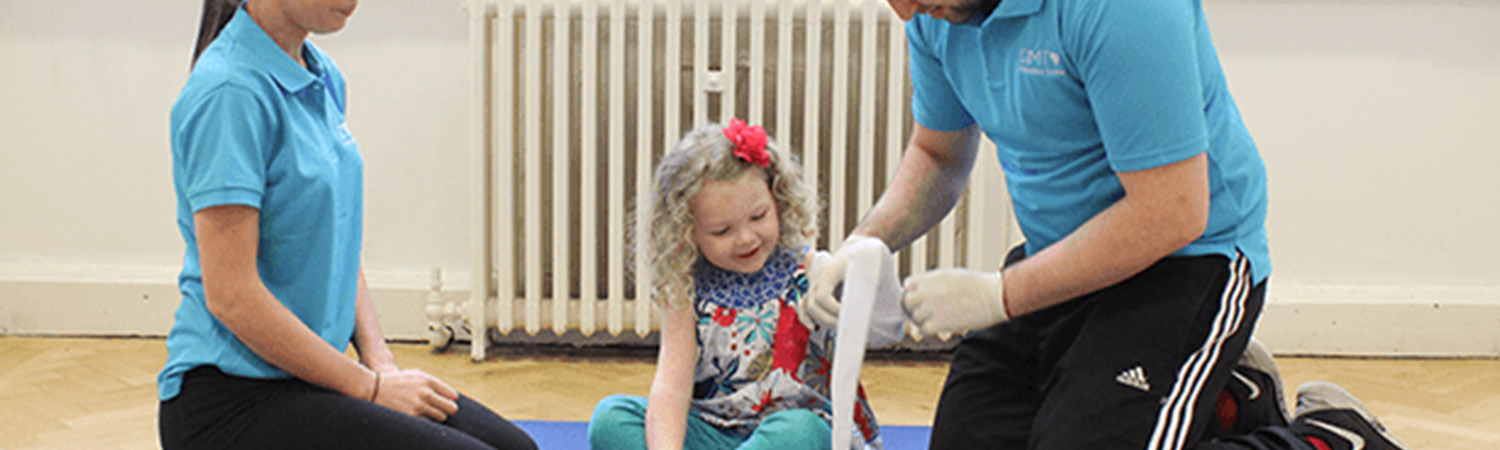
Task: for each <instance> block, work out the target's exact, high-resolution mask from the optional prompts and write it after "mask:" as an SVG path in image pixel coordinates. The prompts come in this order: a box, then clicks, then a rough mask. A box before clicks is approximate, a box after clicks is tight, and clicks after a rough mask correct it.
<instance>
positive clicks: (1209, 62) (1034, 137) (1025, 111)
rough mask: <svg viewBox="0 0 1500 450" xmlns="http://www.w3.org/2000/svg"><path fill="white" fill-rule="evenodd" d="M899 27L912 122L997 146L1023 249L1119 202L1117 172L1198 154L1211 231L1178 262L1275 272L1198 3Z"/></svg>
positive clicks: (1030, 3)
mask: <svg viewBox="0 0 1500 450" xmlns="http://www.w3.org/2000/svg"><path fill="white" fill-rule="evenodd" d="M906 27H907V28H906V30H907V37H908V42H909V47H910V58H911V73H912V84H913V85H914V93H913V95H912V112H913V115H914V116H915V117H916V120H917V122H919V123H921V124H922V126H925V127H927V128H931V129H934V130H940V131H953V130H958V129H962V128H966V127H968V126H970V125H973V124H975V123H977V124H978V125H979V127H980V128H981V129H983V130H984V133H985V134H986V135H987V136H989V138H990V140H992V141H994V143H995V145H996V146H997V147H998V148H999V150H998V154H999V159H1000V164H1001V167H1002V169H1003V170H1004V171H1005V178H1006V184H1007V187H1008V188H1009V189H1010V195H1011V197H1012V199H1013V201H1014V205H1015V212H1016V218H1017V220H1018V222H1019V223H1020V225H1021V230H1022V232H1023V233H1025V235H1026V239H1027V242H1026V247H1027V248H1026V250H1027V253H1032V254H1034V253H1036V252H1037V251H1040V250H1041V249H1043V248H1046V247H1047V246H1049V245H1052V244H1053V243H1055V242H1057V241H1058V240H1060V239H1062V238H1063V237H1065V236H1067V235H1068V234H1069V233H1072V232H1073V230H1075V229H1077V228H1078V227H1079V226H1081V225H1082V224H1083V223H1084V222H1085V221H1087V220H1088V219H1089V218H1091V217H1094V216H1095V215H1097V214H1099V213H1100V212H1101V211H1103V210H1104V209H1105V208H1107V207H1109V206H1110V205H1112V204H1114V202H1115V201H1117V200H1119V199H1120V198H1122V197H1123V196H1124V190H1123V189H1122V188H1121V186H1120V181H1119V178H1118V177H1117V176H1116V175H1115V174H1116V173H1117V172H1131V171H1138V170H1144V169H1150V168H1154V167H1160V166H1164V165H1167V164H1171V163H1174V162H1178V161H1182V160H1184V159H1187V158H1190V157H1192V156H1196V155H1198V154H1199V153H1201V152H1204V151H1207V152H1208V166H1209V184H1210V192H1211V193H1210V195H1211V202H1212V203H1211V206H1210V208H1209V219H1208V226H1207V229H1206V231H1205V232H1204V233H1203V236H1201V237H1199V238H1198V239H1197V240H1196V241H1194V242H1192V243H1191V244H1189V245H1188V246H1187V247H1185V248H1183V249H1181V250H1179V251H1178V252H1177V253H1175V254H1177V255H1204V254H1222V255H1226V256H1229V257H1231V258H1233V256H1234V254H1235V253H1236V250H1238V251H1239V252H1242V253H1244V254H1245V255H1246V256H1247V257H1248V258H1249V259H1250V262H1251V269H1252V271H1253V273H1254V277H1255V280H1256V281H1260V280H1263V279H1265V277H1266V276H1268V275H1269V274H1270V273H1271V261H1270V255H1269V251H1268V249H1267V244H1266V230H1265V219H1266V171H1265V165H1264V163H1262V162H1261V159H1260V154H1259V151H1258V150H1257V149H1256V148H1255V142H1254V141H1253V140H1251V138H1250V132H1249V131H1248V130H1247V129H1246V128H1245V124H1244V122H1243V121H1242V120H1241V119H1240V114H1239V109H1238V107H1236V106H1235V103H1234V99H1233V98H1232V97H1230V95H1229V90H1228V87H1227V85H1226V83H1225V80H1224V72H1223V69H1222V67H1220V65H1219V57H1218V54H1217V53H1216V52H1215V51H1214V46H1213V42H1212V41H1211V39H1210V37H1209V32H1208V23H1207V21H1206V20H1205V19H1204V16H1203V8H1202V4H1201V3H1200V2H1199V1H1196V0H1193V1H1189V0H1140V1H1129V2H1121V1H1110V0H1005V1H1004V2H1002V3H1000V6H998V7H997V8H996V9H995V10H994V11H993V12H991V13H990V14H989V15H988V16H982V17H976V18H974V19H973V20H971V21H970V22H969V23H967V24H963V25H954V24H950V23H948V22H947V21H944V20H941V19H934V18H932V17H930V16H927V15H925V14H923V15H918V16H917V17H916V18H914V19H912V20H911V21H909V22H907V25H906Z"/></svg>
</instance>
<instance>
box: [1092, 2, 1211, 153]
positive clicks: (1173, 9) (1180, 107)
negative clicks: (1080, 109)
mask: <svg viewBox="0 0 1500 450" xmlns="http://www.w3.org/2000/svg"><path fill="white" fill-rule="evenodd" d="M1075 6H1076V7H1078V8H1079V10H1078V11H1077V13H1076V14H1068V15H1065V17H1067V19H1064V20H1071V21H1073V22H1074V23H1071V24H1066V23H1065V24H1064V29H1071V30H1076V32H1075V33H1072V34H1073V36H1074V38H1073V39H1068V38H1066V37H1065V38H1064V44H1063V45H1065V46H1069V47H1071V48H1069V49H1068V53H1070V54H1072V55H1076V56H1075V58H1076V60H1075V64H1076V66H1077V67H1078V70H1079V76H1080V77H1081V78H1082V81H1083V85H1084V89H1085V90H1086V91H1087V93H1088V99H1089V103H1090V105H1091V106H1092V108H1093V110H1094V116H1095V117H1094V118H1095V121H1096V123H1097V124H1098V127H1099V134H1100V137H1101V139H1102V140H1103V142H1104V151H1105V154H1106V155H1107V158H1108V159H1109V164H1110V168H1111V169H1113V170H1115V171H1117V172H1130V171H1138V170H1145V169H1150V168H1154V167H1160V166H1164V165H1167V164H1171V163H1174V162H1177V161H1181V160H1184V159H1187V158H1189V157H1192V156H1194V155H1197V154H1198V153H1201V152H1204V151H1206V150H1207V149H1208V128H1207V125H1206V121H1205V119H1204V110H1205V106H1206V105H1205V104H1204V95H1203V84H1202V77H1201V74H1200V71H1199V64H1198V61H1199V55H1198V51H1199V50H1198V49H1199V45H1200V43H1199V41H1198V30H1197V27H1198V26H1199V23H1200V21H1199V20H1197V19H1198V17H1197V14H1198V12H1197V10H1196V9H1195V8H1193V6H1192V4H1191V3H1190V2H1181V1H1158V0H1148V1H1136V2H1114V1H1108V0H1097V1H1085V2H1079V3H1078V4H1077V5H1075ZM1205 45H1206V44H1205ZM1205 51H1206V50H1205Z"/></svg>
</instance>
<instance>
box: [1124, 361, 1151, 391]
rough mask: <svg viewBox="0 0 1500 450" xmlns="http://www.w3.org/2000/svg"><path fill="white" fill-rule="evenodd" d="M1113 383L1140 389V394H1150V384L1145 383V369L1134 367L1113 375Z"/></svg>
mask: <svg viewBox="0 0 1500 450" xmlns="http://www.w3.org/2000/svg"><path fill="white" fill-rule="evenodd" d="M1115 381H1118V382H1120V384H1123V385H1126V386H1130V387H1133V388H1136V389H1140V390H1141V391H1142V392H1151V382H1149V381H1146V369H1142V368H1141V366H1135V367H1133V368H1130V369H1127V370H1125V371H1124V372H1120V374H1119V375H1115Z"/></svg>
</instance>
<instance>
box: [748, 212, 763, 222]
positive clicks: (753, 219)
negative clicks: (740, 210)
mask: <svg viewBox="0 0 1500 450" xmlns="http://www.w3.org/2000/svg"><path fill="white" fill-rule="evenodd" d="M764 218H766V213H760V214H759V215H754V216H750V220H752V221H760V219H764Z"/></svg>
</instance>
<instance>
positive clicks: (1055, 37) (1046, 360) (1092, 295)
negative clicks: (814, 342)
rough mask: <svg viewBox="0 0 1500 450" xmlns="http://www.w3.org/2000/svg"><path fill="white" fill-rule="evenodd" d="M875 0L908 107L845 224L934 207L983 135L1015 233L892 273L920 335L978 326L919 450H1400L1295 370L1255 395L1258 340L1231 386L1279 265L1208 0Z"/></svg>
mask: <svg viewBox="0 0 1500 450" xmlns="http://www.w3.org/2000/svg"><path fill="white" fill-rule="evenodd" d="M889 1H890V3H891V5H892V7H893V8H894V9H895V10H896V11H897V13H898V14H899V15H900V16H901V17H902V18H903V19H905V20H907V37H908V42H909V46H910V59H911V61H910V63H911V74H912V85H913V88H914V89H913V94H912V112H913V115H914V117H915V119H916V125H915V130H914V131H913V135H912V140H911V143H910V144H909V147H908V149H907V152H906V154H905V156H904V157H903V159H902V161H901V164H900V168H899V169H898V170H897V173H896V176H895V178H894V179H893V180H892V182H891V184H890V186H891V187H890V189H888V190H887V191H886V193H885V194H883V195H882V196H881V198H880V200H879V201H878V202H877V204H876V205H875V206H874V208H873V210H872V211H871V212H870V214H869V215H868V216H867V217H865V218H864V219H863V220H861V222H860V223H859V225H858V226H857V227H856V228H855V229H854V231H853V232H852V233H851V237H850V238H849V239H850V241H857V240H864V239H879V240H881V241H883V242H884V243H886V244H888V245H889V246H890V247H891V248H901V247H904V246H906V245H907V244H909V243H910V242H911V241H913V240H915V239H916V238H917V237H919V236H920V235H921V234H923V233H925V232H926V231H927V230H928V229H930V228H931V227H932V226H934V225H936V224H937V223H938V221H940V220H941V219H942V217H943V216H945V215H947V213H948V212H949V211H950V210H951V209H952V208H953V205H954V204H955V203H956V202H957V200H958V197H959V195H960V194H961V192H962V190H963V187H964V185H965V184H966V183H967V179H968V175H969V172H970V170H972V168H973V163H974V159H975V154H976V152H977V143H978V139H980V135H981V133H983V135H984V136H986V137H988V138H989V139H990V140H991V141H993V142H994V143H995V145H996V147H997V148H998V156H999V161H1000V165H1001V170H1003V171H1004V173H1005V178H1006V183H1007V187H1008V189H1009V192H1010V195H1011V200H1012V203H1013V205H1014V208H1015V215H1016V218H1017V221H1018V222H1019V224H1020V226H1021V229H1022V231H1023V233H1024V234H1025V235H1026V238H1027V240H1026V243H1025V245H1024V246H1022V247H1018V248H1017V249H1015V250H1013V251H1012V253H1011V255H1010V257H1008V258H1007V261H1006V263H1005V266H1004V267H1003V268H1002V269H1001V270H999V271H996V270H993V269H989V270H971V269H945V270H937V271H933V272H928V273H924V274H917V275H914V276H912V277H911V278H910V279H908V280H907V283H906V294H905V298H904V300H903V301H904V305H905V306H906V308H907V310H908V312H909V313H910V314H911V315H912V318H913V320H914V321H915V322H916V323H917V325H918V326H919V327H921V329H922V330H923V332H925V333H942V332H964V331H970V333H968V334H967V335H965V337H964V339H963V341H962V342H961V343H960V344H959V345H958V347H957V348H956V350H955V351H954V355H953V362H952V367H951V371H950V373H949V377H948V380H947V382H946V383H945V385H944V389H943V395H942V398H941V399H940V401H939V404H938V410H937V415H936V418H935V420H934V425H933V435H932V447H933V448H937V449H948V448H964V449H970V448H1037V449H1080V448H1151V449H1158V448H1162V449H1166V448H1170V449H1177V448H1188V447H1195V448H1245V447H1249V448H1297V449H1314V448H1322V449H1328V448H1333V449H1338V448H1351V447H1358V446H1361V445H1368V447H1367V448H1400V447H1399V444H1398V443H1397V442H1396V441H1395V439H1394V438H1391V437H1390V436H1388V435H1385V433H1384V431H1383V428H1381V427H1380V425H1379V424H1378V423H1376V422H1375V420H1374V418H1373V417H1372V416H1370V415H1369V413H1368V412H1367V411H1365V410H1364V409H1363V407H1362V406H1360V405H1359V403H1358V401H1357V400H1355V399H1354V398H1353V397H1352V396H1350V395H1348V393H1347V392H1344V391H1343V390H1342V389H1339V388H1338V387H1336V386H1333V385H1331V384H1326V383H1325V384H1314V385H1309V386H1305V387H1304V388H1303V389H1302V391H1301V392H1300V393H1299V407H1298V415H1297V418H1296V419H1295V420H1294V421H1292V422H1291V423H1288V422H1287V419H1286V418H1285V417H1286V414H1285V412H1284V411H1283V410H1282V408H1280V407H1279V401H1275V402H1271V401H1260V402H1256V401H1255V400H1257V399H1263V398H1266V397H1272V395H1267V396H1266V397H1261V396H1260V393H1261V392H1266V393H1268V394H1269V393H1273V392H1274V393H1276V395H1279V384H1277V383H1279V382H1278V381H1277V380H1276V374H1275V371H1274V363H1272V362H1271V361H1270V358H1269V354H1268V353H1264V351H1263V350H1261V353H1262V354H1263V357H1261V358H1250V357H1249V356H1247V357H1246V358H1245V359H1246V360H1247V361H1249V362H1250V363H1242V364H1243V365H1247V367H1244V368H1241V369H1245V370H1246V372H1247V373H1251V374H1255V375H1259V376H1260V377H1261V378H1260V379H1259V380H1258V381H1260V382H1262V383H1264V384H1263V385H1254V384H1251V385H1249V387H1250V391H1249V392H1251V393H1253V395H1244V394H1243V392H1244V391H1243V390H1241V391H1236V390H1234V389H1229V390H1226V386H1229V383H1230V380H1231V379H1232V378H1234V377H1235V376H1236V375H1241V374H1240V373H1239V372H1238V371H1237V370H1239V369H1237V368H1236V364H1237V363H1240V361H1241V355H1245V354H1246V348H1247V346H1249V345H1250V344H1249V342H1250V336H1251V332H1252V331H1253V328H1254V325H1255V320H1256V318H1257V317H1258V316H1259V314H1260V310H1261V306H1262V304H1263V303H1264V299H1265V285H1266V279H1267V277H1268V276H1269V275H1270V272H1271V263H1270V256H1269V252H1268V249H1267V237H1266V230H1265V217H1266V170H1265V166H1264V164H1263V163H1262V162H1261V159H1260V155H1259V153H1258V150H1257V149H1256V147H1255V143H1254V142H1253V140H1252V139H1251V137H1250V134H1249V132H1248V130H1247V129H1246V127H1245V125H1244V123H1243V122H1242V121H1241V118H1240V115H1239V111H1238V108H1237V107H1236V106H1235V103H1234V99H1233V98H1232V97H1231V96H1230V94H1229V91H1228V87H1227V84H1226V82H1225V79H1224V73H1223V70H1222V68H1221V67H1220V64H1219V60H1218V55H1217V53H1216V52H1215V50H1214V47H1213V43H1212V40H1211V38H1210V36H1209V32H1208V24H1207V21H1206V19H1205V18H1204V15H1203V9H1202V5H1201V2H1200V1H1198V0H1142V1H1132V2H1119V1H1108V0H1005V1H1004V2H1001V1H1000V0H931V1H917V0H889ZM1003 226H1004V225H1001V224H996V225H995V228H997V229H998V228H1002V227H1003ZM850 241H846V242H845V244H844V246H843V248H850V247H853V246H852V245H849V244H850ZM846 259H847V256H846V255H842V254H840V253H835V256H834V257H833V258H830V260H829V262H828V263H825V264H823V265H821V267H818V268H814V271H813V273H812V274H811V276H810V277H809V280H810V283H811V287H810V294H809V296H810V298H811V299H812V301H810V302H805V303H807V304H808V306H807V307H806V310H805V311H803V314H804V320H818V321H822V322H831V321H833V320H835V318H836V316H837V310H838V305H837V299H835V298H834V297H833V291H834V286H835V285H837V284H838V283H839V282H840V281H841V276H842V272H843V266H844V261H845V260H846ZM1252 353H1253V352H1252ZM1257 361H1258V362H1260V363H1261V364H1254V363H1255V362H1257ZM1267 372H1269V373H1267ZM1262 388H1264V389H1262ZM1221 392H1222V393H1221ZM1231 392H1241V394H1232V393H1231ZM1214 394H1219V395H1214ZM1252 404H1254V405H1270V406H1269V407H1270V408H1273V410H1272V412H1270V413H1269V414H1267V413H1265V412H1264V411H1260V412H1257V411H1251V410H1249V409H1248V407H1249V406H1251V405H1252ZM1261 407H1262V408H1264V406H1261ZM1241 419H1244V420H1241Z"/></svg>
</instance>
